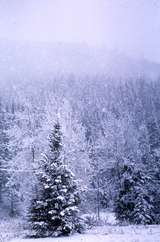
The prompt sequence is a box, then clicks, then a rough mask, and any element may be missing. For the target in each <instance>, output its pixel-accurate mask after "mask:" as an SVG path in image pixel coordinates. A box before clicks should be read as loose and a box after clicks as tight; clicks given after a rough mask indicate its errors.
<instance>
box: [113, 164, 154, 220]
mask: <svg viewBox="0 0 160 242" xmlns="http://www.w3.org/2000/svg"><path fill="white" fill-rule="evenodd" d="M120 176H121V183H120V187H119V191H118V196H117V199H116V202H115V213H116V218H117V219H118V220H119V221H120V222H128V223H132V224H152V223H153V201H152V199H151V196H150V194H149V191H148V186H149V185H150V184H149V182H150V177H149V176H146V175H145V172H143V171H142V170H141V169H140V168H139V169H136V168H134V166H133V165H131V164H130V163H129V161H128V162H127V163H125V164H123V165H122V167H121V171H120Z"/></svg>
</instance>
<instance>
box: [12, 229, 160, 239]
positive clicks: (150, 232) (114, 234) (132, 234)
mask: <svg viewBox="0 0 160 242" xmlns="http://www.w3.org/2000/svg"><path fill="white" fill-rule="evenodd" d="M11 242H160V226H126V227H124V226H123V227H119V226H103V227H97V228H94V229H92V230H90V231H88V232H86V233H85V234H81V235H79V234H76V235H73V236H70V237H60V238H46V239H36V240H34V239H14V240H12V241H11Z"/></svg>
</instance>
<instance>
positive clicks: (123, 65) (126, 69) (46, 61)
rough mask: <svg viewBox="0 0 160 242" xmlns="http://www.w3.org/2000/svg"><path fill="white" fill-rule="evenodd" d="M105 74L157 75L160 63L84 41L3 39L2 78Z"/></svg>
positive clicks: (117, 75)
mask: <svg viewBox="0 0 160 242" xmlns="http://www.w3.org/2000/svg"><path fill="white" fill-rule="evenodd" d="M71 73H72V74H75V75H78V76H83V75H89V76H92V75H96V74H104V75H107V76H111V77H114V78H130V77H137V76H148V77H149V78H150V77H151V78H156V77H157V76H159V74H160V65H159V64H157V63H152V62H149V61H147V60H135V59H131V58H129V57H126V56H124V55H122V54H119V53H116V52H115V51H106V50H105V49H94V48H90V47H88V46H87V45H85V44H84V45H83V44H67V43H54V44H51V43H49V44H48V43H27V42H24V43H19V42H16V41H13V42H12V41H6V40H0V81H1V83H2V82H6V81H9V80H12V81H14V80H18V81H22V80H24V81H25V80H30V79H33V80H38V79H42V80H43V79H44V78H45V79H51V78H53V77H54V76H55V75H57V74H59V75H61V74H63V75H67V74H71Z"/></svg>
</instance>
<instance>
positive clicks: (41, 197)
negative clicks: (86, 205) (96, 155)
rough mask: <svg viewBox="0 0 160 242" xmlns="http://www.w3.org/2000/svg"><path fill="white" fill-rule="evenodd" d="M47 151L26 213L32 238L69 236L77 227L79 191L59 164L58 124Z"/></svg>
mask: <svg viewBox="0 0 160 242" xmlns="http://www.w3.org/2000/svg"><path fill="white" fill-rule="evenodd" d="M49 148H50V151H49V154H47V155H45V156H44V159H42V162H41V169H40V171H38V173H37V176H38V187H37V194H36V196H35V197H34V199H33V200H32V202H31V208H30V211H29V222H30V225H31V230H32V235H31V236H33V237H47V236H60V235H69V234H71V233H73V232H74V231H80V227H81V225H80V221H79V217H78V207H77V206H78V205H79V203H80V197H79V192H78V188H77V185H76V182H75V179H74V176H73V174H72V173H71V172H70V171H69V170H68V169H67V167H66V166H65V165H64V163H63V157H62V153H63V150H62V134H61V127H60V125H59V123H58V122H57V123H56V124H55V125H54V130H53V131H52V133H51V135H50V138H49Z"/></svg>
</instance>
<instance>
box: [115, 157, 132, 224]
mask: <svg viewBox="0 0 160 242" xmlns="http://www.w3.org/2000/svg"><path fill="white" fill-rule="evenodd" d="M133 173H134V171H133V166H132V165H130V164H129V160H126V162H125V163H124V164H123V165H122V166H121V167H119V176H120V184H119V188H118V194H117V197H116V201H115V215H116V218H117V219H118V220H119V221H120V222H131V220H132V216H131V214H132V213H133V210H134V199H135V198H134V193H133V186H134V178H133Z"/></svg>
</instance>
